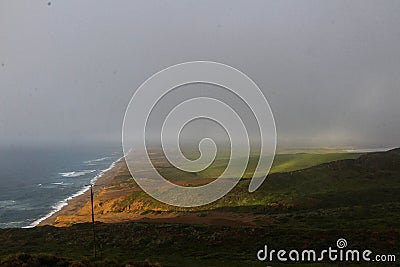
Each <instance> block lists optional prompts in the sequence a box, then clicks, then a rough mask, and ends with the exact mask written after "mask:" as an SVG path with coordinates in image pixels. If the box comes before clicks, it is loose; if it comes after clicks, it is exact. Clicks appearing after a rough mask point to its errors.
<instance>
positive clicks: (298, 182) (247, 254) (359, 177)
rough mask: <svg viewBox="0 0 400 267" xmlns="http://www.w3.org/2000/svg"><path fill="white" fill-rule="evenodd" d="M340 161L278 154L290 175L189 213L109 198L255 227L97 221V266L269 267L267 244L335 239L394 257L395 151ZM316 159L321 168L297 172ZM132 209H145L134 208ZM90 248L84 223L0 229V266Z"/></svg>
mask: <svg viewBox="0 0 400 267" xmlns="http://www.w3.org/2000/svg"><path fill="white" fill-rule="evenodd" d="M342 156H343V155H338V154H332V155H329V156H324V155H322V154H314V155H311V156H310V155H307V154H295V155H281V156H279V157H278V158H277V161H276V162H275V168H282V169H285V168H286V170H291V171H288V172H275V173H272V174H271V175H269V176H268V179H267V180H266V182H265V183H264V184H263V185H262V186H261V187H260V189H259V190H257V191H256V192H255V193H248V191H247V188H248V184H249V180H248V179H244V180H242V181H241V182H240V183H239V184H238V186H236V187H235V188H234V189H233V190H232V191H231V192H230V193H229V194H228V195H227V196H225V197H224V198H222V199H220V200H219V201H217V202H215V203H212V204H210V205H207V206H203V207H199V208H195V209H180V208H174V207H170V206H167V205H163V204H161V203H159V202H157V201H154V200H153V199H151V198H150V197H148V196H147V195H146V194H144V193H135V194H128V195H126V196H124V197H122V198H120V199H118V200H114V202H113V206H112V209H111V210H110V211H109V212H110V214H113V213H115V214H117V213H119V212H127V213H130V212H131V213H144V214H150V213H155V214H160V213H170V212H174V213H184V214H188V213H193V214H195V215H196V216H198V218H201V217H203V216H208V215H209V214H212V213H215V212H219V213H227V214H228V213H234V214H237V216H239V217H240V216H253V217H252V218H255V222H256V225H254V226H251V227H243V226H218V225H196V224H192V225H187V224H166V223H163V224H160V223H137V222H136V223H134V222H132V223H118V224H97V226H96V229H97V243H98V245H99V247H100V248H99V250H100V251H101V255H102V256H101V257H100V259H99V260H97V263H98V266H104V261H108V262H109V264H108V266H112V264H114V263H115V266H118V264H119V263H121V262H125V263H128V262H130V263H132V264H133V263H134V262H142V263H143V261H145V260H146V259H148V260H149V261H150V262H152V263H157V262H158V263H161V264H165V265H166V266H266V265H268V264H266V263H260V262H258V261H257V260H256V256H255V255H256V253H257V251H258V250H259V249H260V248H262V247H263V246H264V244H266V243H268V245H269V246H270V247H273V248H285V249H310V248H313V249H317V250H318V249H326V248H327V247H329V246H335V242H336V240H337V239H338V238H345V239H347V241H348V244H349V248H358V249H370V250H373V251H374V252H376V253H382V254H383V253H387V254H396V256H397V259H400V255H399V252H398V251H399V244H400V226H399V223H398V222H399V221H400V212H399V211H400V149H397V150H392V151H389V152H384V153H369V154H364V155H361V156H358V155H352V156H351V157H352V158H348V159H342V160H335V161H330V160H329V159H333V158H335V157H336V158H337V157H342ZM347 156H348V155H347ZM318 158H320V159H318ZM313 160H315V161H316V162H321V161H322V162H325V163H323V164H320V165H317V166H313V167H309V168H306V169H302V170H296V169H297V168H298V167H299V166H303V167H308V164H310V163H311V162H312V161H313ZM288 162H291V163H290V164H289V163H288ZM278 166H281V167H278ZM282 166H284V167H282ZM134 186H136V185H135V184H134V182H133V181H132V179H129V174H127V173H121V174H120V175H117V176H116V177H115V180H114V187H112V188H109V190H119V189H121V188H126V187H134ZM139 202H140V203H141V204H142V205H135V203H136V204H137V203H139ZM103 205H105V204H104V203H103ZM96 208H100V207H96ZM163 210H164V211H163ZM239 217H238V218H239ZM92 244H93V243H92V236H91V227H90V224H77V225H73V226H71V227H67V228H55V227H50V226H46V227H36V228H34V229H3V230H0V255H3V261H6V260H7V259H6V258H5V255H7V254H13V253H18V252H25V253H43V252H44V253H51V254H54V255H57V256H62V257H67V258H71V259H75V260H80V259H82V257H87V259H86V260H85V259H84V260H83V262H84V264H83V265H77V266H92V265H90V264H93V262H95V261H94V259H92V258H90V257H91V256H90V255H91V253H92ZM13 257H16V256H13ZM106 259H107V260H106ZM80 261H82V260H80ZM85 262H86V263H87V264H86V263H85ZM117 262H118V263H117ZM142 263H137V264H142ZM85 264H86V265H85ZM102 264H103V265H102ZM328 264H329V262H325V263H323V264H311V265H310V266H326V265H328ZM299 265H300V264H293V265H292V266H299ZM333 265H337V264H333ZM120 266H123V265H120ZM273 266H281V265H280V264H278V263H276V264H275V263H274V264H273ZM340 266H342V265H340ZM351 266H365V265H364V264H360V265H357V264H354V265H353V264H352V265H351ZM368 266H383V265H382V264H375V265H374V264H368ZM384 266H396V265H395V264H393V263H392V264H389V263H386V264H385V265H384Z"/></svg>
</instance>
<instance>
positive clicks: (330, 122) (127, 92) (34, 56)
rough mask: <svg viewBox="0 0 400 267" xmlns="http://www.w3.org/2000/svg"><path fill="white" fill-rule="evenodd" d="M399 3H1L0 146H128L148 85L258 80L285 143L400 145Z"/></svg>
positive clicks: (362, 0) (361, 0)
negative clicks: (180, 76) (184, 75)
mask: <svg viewBox="0 0 400 267" xmlns="http://www.w3.org/2000/svg"><path fill="white" fill-rule="evenodd" d="M399 14H400V1H397V0H393V1H390V0H384V1H367V0H359V1H347V0H343V1H337V0H331V1H320V0H316V1H298V0H296V1H282V0H279V1H247V0H246V1H230V0H229V1H228V0H226V1H131V0H127V1H116V0H114V1H105V0H103V1H101V0H86V1H81V0H68V1H61V0H54V1H53V0H51V3H50V4H49V3H48V1H31V0H25V1H15V0H2V1H1V2H0V144H25V143H35V144H36V143H40V144H42V143H47V142H48V143H54V142H62V143H65V142H67V143H68V142H77V141H80V142H90V141H115V142H119V141H120V135H121V126H122V120H123V116H124V112H125V109H126V106H127V104H128V102H129V100H130V98H131V96H132V94H133V93H134V91H135V90H136V88H137V87H138V86H139V85H140V84H141V83H142V82H144V81H145V80H146V79H147V78H148V77H150V76H151V75H152V74H154V73H155V72H157V71H160V70H162V69H163V68H165V67H167V66H170V65H174V64H177V63H181V62H185V61H191V60H211V61H217V62H221V63H225V64H228V65H231V66H233V67H235V68H237V69H239V70H241V71H243V72H244V73H246V74H247V75H248V76H250V77H251V78H252V79H253V80H254V81H255V82H256V83H257V84H258V86H259V87H260V88H261V90H262V91H263V92H264V94H265V96H266V97H267V99H268V101H269V103H270V105H271V108H272V110H273V113H274V116H275V120H276V125H277V132H278V145H279V146H280V147H289V146H297V147H298V146H323V147H326V146H336V147H344V146H355V147H392V146H400V104H399V100H400V15H399Z"/></svg>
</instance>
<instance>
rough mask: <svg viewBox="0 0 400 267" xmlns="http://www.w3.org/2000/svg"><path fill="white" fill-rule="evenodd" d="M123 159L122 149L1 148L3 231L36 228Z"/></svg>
mask: <svg viewBox="0 0 400 267" xmlns="http://www.w3.org/2000/svg"><path fill="white" fill-rule="evenodd" d="M121 157H122V149H121V146H120V145H107V146H106V145H101V146H78V145H76V146H74V145H71V146H58V147H29V148H27V147H6V148H4V147H0V228H11V227H13V228H15V227H33V226H35V225H37V224H38V223H39V222H41V221H42V220H44V219H45V218H47V217H49V216H51V215H52V214H54V213H55V212H56V211H58V210H60V209H61V208H62V207H64V206H65V205H66V204H67V200H69V199H71V198H73V197H75V196H78V195H80V194H83V193H84V192H85V191H86V190H88V184H90V183H91V182H94V181H95V180H96V179H97V178H98V177H99V176H101V175H102V173H103V172H104V171H105V170H107V169H109V168H111V167H112V166H113V164H114V163H115V162H116V161H117V160H118V159H120V158H121Z"/></svg>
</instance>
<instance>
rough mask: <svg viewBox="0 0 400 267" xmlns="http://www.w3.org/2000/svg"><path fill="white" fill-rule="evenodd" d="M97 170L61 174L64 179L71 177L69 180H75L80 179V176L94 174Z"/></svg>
mask: <svg viewBox="0 0 400 267" xmlns="http://www.w3.org/2000/svg"><path fill="white" fill-rule="evenodd" d="M95 171H96V170H83V171H73V172H60V173H59V174H61V176H62V177H69V178H73V177H79V176H83V175H86V174H89V173H93V172H95Z"/></svg>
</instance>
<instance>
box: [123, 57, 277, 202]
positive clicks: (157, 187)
mask: <svg viewBox="0 0 400 267" xmlns="http://www.w3.org/2000/svg"><path fill="white" fill-rule="evenodd" d="M190 84H208V85H214V86H215V88H216V89H215V90H225V91H228V92H229V94H230V96H227V98H231V97H232V95H233V96H235V97H236V98H238V99H239V100H240V101H241V102H242V103H244V104H245V105H246V106H247V108H248V110H250V112H249V113H251V114H246V116H244V117H248V115H251V116H252V117H254V118H255V121H256V123H257V125H258V132H259V135H260V136H259V137H260V144H259V147H258V148H259V160H258V163H257V166H256V169H255V171H254V174H253V177H252V179H251V181H250V184H249V192H254V191H255V190H256V189H257V188H258V187H260V186H261V184H262V183H263V181H264V180H265V178H266V176H267V174H268V172H269V170H270V168H271V165H272V162H273V160H274V156H275V148H276V128H275V121H274V117H273V115H272V111H271V108H270V106H269V104H268V101H267V99H266V98H265V96H264V94H263V93H262V91H261V90H260V89H259V88H258V86H257V85H256V84H255V83H254V81H252V80H251V79H250V78H249V77H248V76H247V75H245V74H244V73H243V72H241V71H239V70H237V69H235V68H233V67H231V66H228V65H225V64H222V63H217V62H210V61H193V62H186V63H181V64H177V65H174V66H171V67H168V68H166V69H164V70H162V71H160V72H158V73H156V74H154V75H153V76H151V77H150V78H149V79H147V80H146V81H145V82H144V83H143V84H142V85H141V86H140V87H139V88H138V89H137V90H136V91H135V93H134V95H133V97H132V99H131V101H130V102H129V105H128V107H127V109H126V112H125V116H124V122H123V126H122V145H123V150H124V157H125V161H126V163H127V166H128V169H129V171H130V172H131V174H132V177H133V178H134V179H135V181H136V183H137V184H138V185H139V186H140V187H141V188H142V189H143V191H145V192H146V193H147V194H149V195H150V196H151V197H153V198H155V199H157V200H158V201H160V202H163V203H166V204H170V205H174V206H180V207H196V206H202V205H206V204H209V203H211V202H214V201H216V200H218V199H220V198H221V197H223V196H224V195H226V194H227V193H228V192H229V191H230V190H232V189H233V188H234V187H235V186H236V184H237V183H238V182H239V180H240V179H241V177H242V176H243V174H244V173H245V171H246V168H247V165H248V161H249V157H250V147H251V142H250V141H251V140H250V138H249V130H251V133H254V130H255V129H254V128H253V129H247V128H246V126H245V123H244V121H243V116H242V117H241V116H240V115H239V114H238V113H237V111H236V110H235V107H232V106H229V105H228V104H227V103H229V101H228V100H229V99H221V98H218V99H217V98H215V97H208V96H207V97H204V96H201V97H199V96H197V97H196V96H193V97H192V98H189V99H187V100H185V101H183V102H181V103H179V104H177V105H175V106H173V107H172V108H171V109H170V111H169V113H168V115H167V116H166V117H161V115H159V114H155V115H154V113H155V112H154V109H155V106H156V105H157V104H158V103H159V102H160V101H163V98H164V97H165V96H166V95H167V94H169V93H170V92H171V91H172V90H175V89H179V90H185V87H184V86H185V85H190ZM151 115H152V116H153V115H154V116H156V117H157V116H160V117H159V118H158V120H162V121H163V123H162V128H161V133H160V141H161V146H162V151H163V153H164V155H165V157H166V158H167V159H168V161H169V162H170V163H171V165H172V166H173V167H175V168H177V169H179V170H182V171H185V172H190V173H198V172H200V171H203V170H205V169H207V168H208V167H209V166H210V165H211V164H212V163H213V162H214V160H215V158H216V153H217V152H216V151H217V145H216V143H215V141H214V140H213V139H212V138H203V139H202V140H200V142H199V143H198V151H199V152H200V157H199V158H197V159H195V160H191V159H188V158H186V157H185V156H184V154H183V153H182V152H181V147H180V135H181V132H182V129H183V128H184V127H185V126H186V125H187V124H189V123H190V122H192V121H193V120H195V119H206V120H211V121H213V122H214V123H216V124H218V125H220V126H221V127H223V129H224V130H225V132H226V133H227V136H228V139H229V140H227V141H228V142H229V144H230V158H229V163H228V164H227V166H226V168H225V170H224V171H223V173H222V174H221V175H220V176H219V177H216V178H217V179H215V180H214V181H212V182H210V183H208V184H206V185H202V186H197V187H187V186H180V185H177V184H174V183H172V182H170V181H168V180H167V179H165V178H164V177H163V176H162V175H161V174H160V173H159V172H158V171H157V169H156V168H155V166H154V165H153V162H152V160H151V158H150V156H149V154H150V153H149V152H148V146H147V145H148V138H149V135H154V133H153V132H151V133H149V130H148V122H149V118H150V117H151ZM205 132H206V133H207V131H206V130H205Z"/></svg>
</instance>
